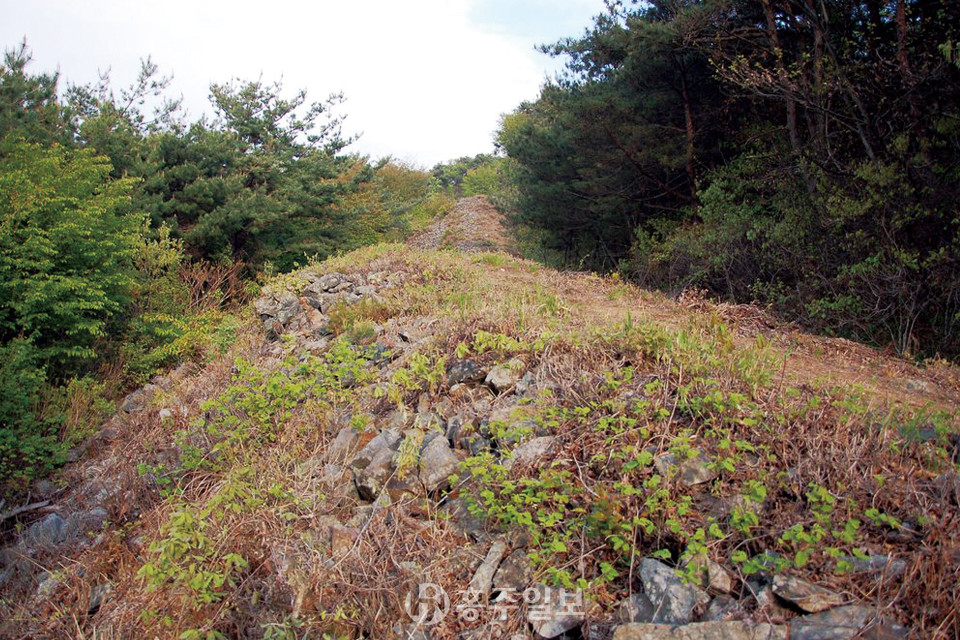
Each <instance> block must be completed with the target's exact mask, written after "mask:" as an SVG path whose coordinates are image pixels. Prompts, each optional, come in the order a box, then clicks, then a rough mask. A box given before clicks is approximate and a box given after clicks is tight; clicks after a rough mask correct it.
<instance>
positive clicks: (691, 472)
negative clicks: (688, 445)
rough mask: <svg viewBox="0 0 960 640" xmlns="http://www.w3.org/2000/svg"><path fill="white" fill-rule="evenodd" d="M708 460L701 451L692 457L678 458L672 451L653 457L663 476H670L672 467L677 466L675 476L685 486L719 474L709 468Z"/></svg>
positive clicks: (703, 481) (696, 483)
mask: <svg viewBox="0 0 960 640" xmlns="http://www.w3.org/2000/svg"><path fill="white" fill-rule="evenodd" d="M709 463H710V460H709V459H708V458H707V457H706V456H704V455H703V454H702V453H698V454H697V455H696V456H694V457H693V458H686V459H685V460H682V461H680V460H678V459H677V457H676V456H675V455H673V454H672V453H665V454H663V455H661V456H657V457H656V458H654V461H653V465H654V467H656V469H657V471H658V472H659V473H660V474H661V475H664V476H670V475H671V473H672V471H671V470H672V469H673V468H674V467H676V468H677V471H676V473H677V477H678V478H679V479H680V483H681V484H683V485H684V486H687V487H693V486H696V485H698V484H703V483H705V482H710V481H711V480H713V479H714V478H716V477H717V475H719V474H718V473H717V472H716V471H715V470H713V469H711V468H710V467H709V466H708V464H709Z"/></svg>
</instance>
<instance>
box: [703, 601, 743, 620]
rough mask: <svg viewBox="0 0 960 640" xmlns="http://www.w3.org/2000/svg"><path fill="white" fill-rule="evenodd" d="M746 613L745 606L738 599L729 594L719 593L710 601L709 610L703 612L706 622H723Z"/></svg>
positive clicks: (738, 617) (735, 618)
mask: <svg viewBox="0 0 960 640" xmlns="http://www.w3.org/2000/svg"><path fill="white" fill-rule="evenodd" d="M743 615H744V611H743V607H742V606H741V605H740V603H739V602H737V600H735V599H734V598H732V597H730V596H727V595H719V596H717V597H716V598H714V599H713V600H712V601H711V602H710V606H709V607H707V612H706V613H704V614H703V621H704V622H722V621H725V620H737V619H740V618H742V617H743Z"/></svg>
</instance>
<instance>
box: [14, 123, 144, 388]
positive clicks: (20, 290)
mask: <svg viewBox="0 0 960 640" xmlns="http://www.w3.org/2000/svg"><path fill="white" fill-rule="evenodd" d="M109 174H110V164H109V162H107V160H106V159H105V158H103V157H102V156H97V155H95V154H94V153H93V152H92V151H90V150H79V151H69V150H67V149H64V148H63V147H60V146H57V145H54V146H53V147H50V148H44V147H42V146H40V145H38V144H31V143H25V142H18V141H10V140H8V141H6V142H4V143H3V145H2V146H0V342H2V343H4V344H5V343H8V342H10V341H12V340H14V339H24V340H27V341H28V342H29V343H30V344H32V345H33V347H34V348H35V349H36V350H37V354H38V357H39V361H40V362H41V363H43V364H45V365H47V366H49V367H51V369H50V373H51V375H54V377H56V378H61V379H62V378H64V377H66V376H67V375H69V374H70V373H71V372H73V371H75V370H76V368H77V366H78V365H80V364H81V363H82V362H84V361H87V360H89V359H91V358H93V357H94V356H95V352H94V347H93V345H94V342H95V341H96V340H97V338H99V337H100V336H102V335H104V332H105V330H106V327H107V322H108V320H109V319H110V318H111V317H113V316H115V315H116V314H118V313H119V312H120V311H121V310H122V309H123V308H124V305H125V304H126V303H127V302H128V301H129V296H130V289H131V286H132V285H133V278H132V274H131V267H130V259H131V257H132V255H133V252H134V250H135V248H136V245H137V240H138V238H139V236H140V229H141V221H142V218H141V217H140V216H136V215H132V214H123V213H120V211H121V210H122V209H123V206H124V204H125V203H126V202H127V200H128V198H129V194H130V191H131V189H132V186H133V185H132V184H131V183H130V182H129V181H125V180H111V179H110V177H109Z"/></svg>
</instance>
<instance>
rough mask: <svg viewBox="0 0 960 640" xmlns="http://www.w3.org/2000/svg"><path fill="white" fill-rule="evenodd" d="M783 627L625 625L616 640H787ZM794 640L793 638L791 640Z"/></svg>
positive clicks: (727, 624) (617, 631)
mask: <svg viewBox="0 0 960 640" xmlns="http://www.w3.org/2000/svg"><path fill="white" fill-rule="evenodd" d="M786 638H787V632H786V630H785V629H784V628H783V627H778V626H774V625H770V624H762V623H749V622H739V621H731V622H699V623H696V624H688V625H684V626H681V627H674V626H670V625H666V624H642V623H641V624H626V625H622V626H620V627H617V628H616V630H615V631H614V632H613V640H786ZM791 640H793V639H792V637H791Z"/></svg>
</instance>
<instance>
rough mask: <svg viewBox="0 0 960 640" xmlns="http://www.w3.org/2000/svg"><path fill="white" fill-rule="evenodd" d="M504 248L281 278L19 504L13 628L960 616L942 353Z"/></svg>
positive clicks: (328, 266)
mask: <svg viewBox="0 0 960 640" xmlns="http://www.w3.org/2000/svg"><path fill="white" fill-rule="evenodd" d="M510 248H511V243H510V235H509V232H508V231H507V229H506V228H505V227H504V226H503V222H502V220H501V218H500V215H499V214H498V213H497V212H496V210H495V209H493V208H492V207H491V206H490V205H489V203H487V202H486V201H485V200H484V199H483V198H472V199H468V200H463V201H461V202H460V203H459V204H458V206H457V207H456V208H455V209H454V210H453V211H452V212H451V213H450V214H448V215H447V216H445V217H443V218H441V219H439V220H437V221H436V223H434V224H433V225H431V226H430V227H429V228H427V229H426V230H424V231H423V232H421V233H419V234H418V235H417V236H416V237H415V238H413V239H412V240H411V241H410V243H409V244H407V245H400V244H386V245H378V246H375V247H371V248H367V249H362V250H359V251H356V252H352V253H349V254H347V255H344V256H341V257H336V258H331V259H329V260H326V261H324V262H322V263H319V264H311V265H309V266H307V267H305V268H303V269H301V270H299V271H296V272H293V273H290V274H286V275H283V276H280V277H277V278H276V279H275V280H273V281H272V282H271V283H270V284H269V285H268V286H267V287H265V288H264V290H263V292H262V295H261V297H260V298H259V299H258V300H257V301H256V302H255V304H253V305H251V307H250V308H249V309H247V311H246V315H245V324H244V327H243V328H242V329H241V330H240V331H239V335H238V339H237V341H236V343H235V344H234V345H233V346H232V347H231V348H230V350H229V351H228V352H227V353H225V354H223V355H221V356H216V357H211V358H210V359H209V361H207V362H203V363H198V364H187V365H182V366H181V367H179V368H178V369H176V370H174V371H172V372H170V373H169V374H167V375H165V376H161V377H158V378H156V379H155V380H154V381H153V382H152V383H151V384H150V385H148V386H147V387H145V388H144V389H141V390H139V391H137V392H136V393H134V394H132V395H131V396H129V397H128V398H127V399H126V401H125V402H124V404H123V410H122V411H120V412H118V413H117V414H116V415H115V416H114V417H113V418H111V419H110V420H109V421H108V422H107V423H106V424H105V425H104V426H103V427H102V429H100V431H99V432H98V434H97V435H96V436H94V437H93V438H92V439H91V440H90V441H88V442H87V443H86V444H85V445H84V447H83V448H82V450H81V451H78V452H77V457H78V459H77V460H76V461H75V462H74V463H72V464H70V465H68V466H67V467H66V468H65V469H64V471H63V472H62V474H61V476H60V478H59V479H58V480H56V481H55V482H52V483H51V482H47V483H40V484H38V485H35V487H36V491H37V493H38V495H35V496H32V499H31V501H32V503H33V504H31V505H29V507H30V508H28V509H24V510H22V511H19V512H16V513H14V512H8V513H5V514H4V519H3V525H4V527H5V536H6V540H5V542H6V544H7V546H6V548H5V549H4V550H3V551H2V556H0V560H2V563H3V565H2V566H3V568H2V569H0V589H3V590H4V591H3V599H2V602H0V619H2V620H3V621H2V622H0V634H3V635H4V636H5V637H38V638H39V637H76V638H128V637H130V638H132V637H138V638H142V637H150V638H153V637H158V638H184V639H186V640H189V639H192V638H217V637H226V638H271V639H275V638H304V637H324V638H326V637H330V638H341V637H343V638H360V637H368V638H401V637H402V638H425V637H429V638H432V639H434V640H436V639H441V638H477V639H480V638H492V637H504V638H511V637H515V638H528V637H544V638H552V637H565V638H610V637H613V638H616V639H618V640H629V639H640V638H689V639H692V638H698V639H699V638H702V639H704V640H707V639H712V638H718V639H719V638H724V639H736V640H739V639H745V638H757V639H759V638H787V637H789V638H806V639H812V638H852V637H855V636H856V635H857V634H858V633H861V632H863V633H865V634H866V635H865V636H861V637H872V638H897V637H908V635H911V634H912V636H913V637H923V638H934V637H935V638H951V637H957V635H958V633H960V614H958V611H960V586H958V585H960V475H958V474H957V465H958V463H960V459H958V457H960V446H958V437H957V433H958V431H960V420H958V415H957V410H956V408H957V406H960V371H958V369H957V368H956V367H954V366H952V365H949V364H947V363H943V362H932V363H929V364H927V365H926V366H918V365H917V364H915V363H911V362H908V361H906V360H902V359H899V358H896V357H893V356H891V355H889V354H886V353H883V352H880V351H877V350H874V349H871V348H868V347H865V346H862V345H858V344H855V343H852V342H849V341H846V340H839V339H830V338H824V337H817V336H812V335H809V334H806V333H804V332H803V331H801V330H799V329H797V328H796V327H793V326H790V325H784V324H783V323H781V322H779V321H776V320H775V319H773V318H772V317H770V316H768V315H767V314H766V313H764V312H763V310H761V309H757V308H755V307H750V306H745V305H740V306H734V305H726V304H714V303H712V302H710V301H708V300H707V299H705V298H704V297H703V296H700V295H697V294H695V293H694V294H687V295H683V296H680V298H679V299H676V300H674V299H670V298H668V297H666V296H664V295H662V294H658V293H651V292H649V291H644V290H641V289H638V288H636V287H634V286H632V285H630V284H628V283H625V282H622V281H621V280H620V279H618V278H612V277H600V276H597V275H594V274H589V273H577V272H558V271H554V270H551V269H547V268H544V267H543V266H541V265H539V264H537V263H534V262H530V261H527V260H523V259H521V258H518V257H516V256H514V255H511V254H510V252H509V251H510ZM443 593H445V594H446V595H447V597H448V598H449V602H447V601H445V600H443V598H442V597H438V594H443ZM410 594H413V595H412V596H411V595H410ZM563 594H565V595H566V596H567V597H569V599H568V600H566V601H565V602H564V601H563V599H562V598H561V595H563ZM581 594H582V596H583V599H582V600H581V599H580V595H581ZM471 598H472V599H471ZM444 603H447V604H449V612H448V613H447V614H446V615H445V616H444V615H440V613H438V610H437V606H438V605H443V604H444ZM471 603H472V604H473V606H472V607H471V606H467V605H470V604H471ZM564 604H566V605H567V606H566V607H565V608H564V606H562V605H564ZM441 611H442V608H441ZM411 612H412V613H413V614H414V616H413V617H416V615H417V614H418V613H419V614H422V615H423V622H424V623H435V624H432V625H431V626H425V627H424V628H423V629H421V630H417V629H416V628H415V625H413V624H412V620H411V616H410V613H411ZM468 614H469V615H468ZM472 614H476V616H475V617H471V615H472ZM535 634H536V635H535ZM871 634H872V635H871Z"/></svg>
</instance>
